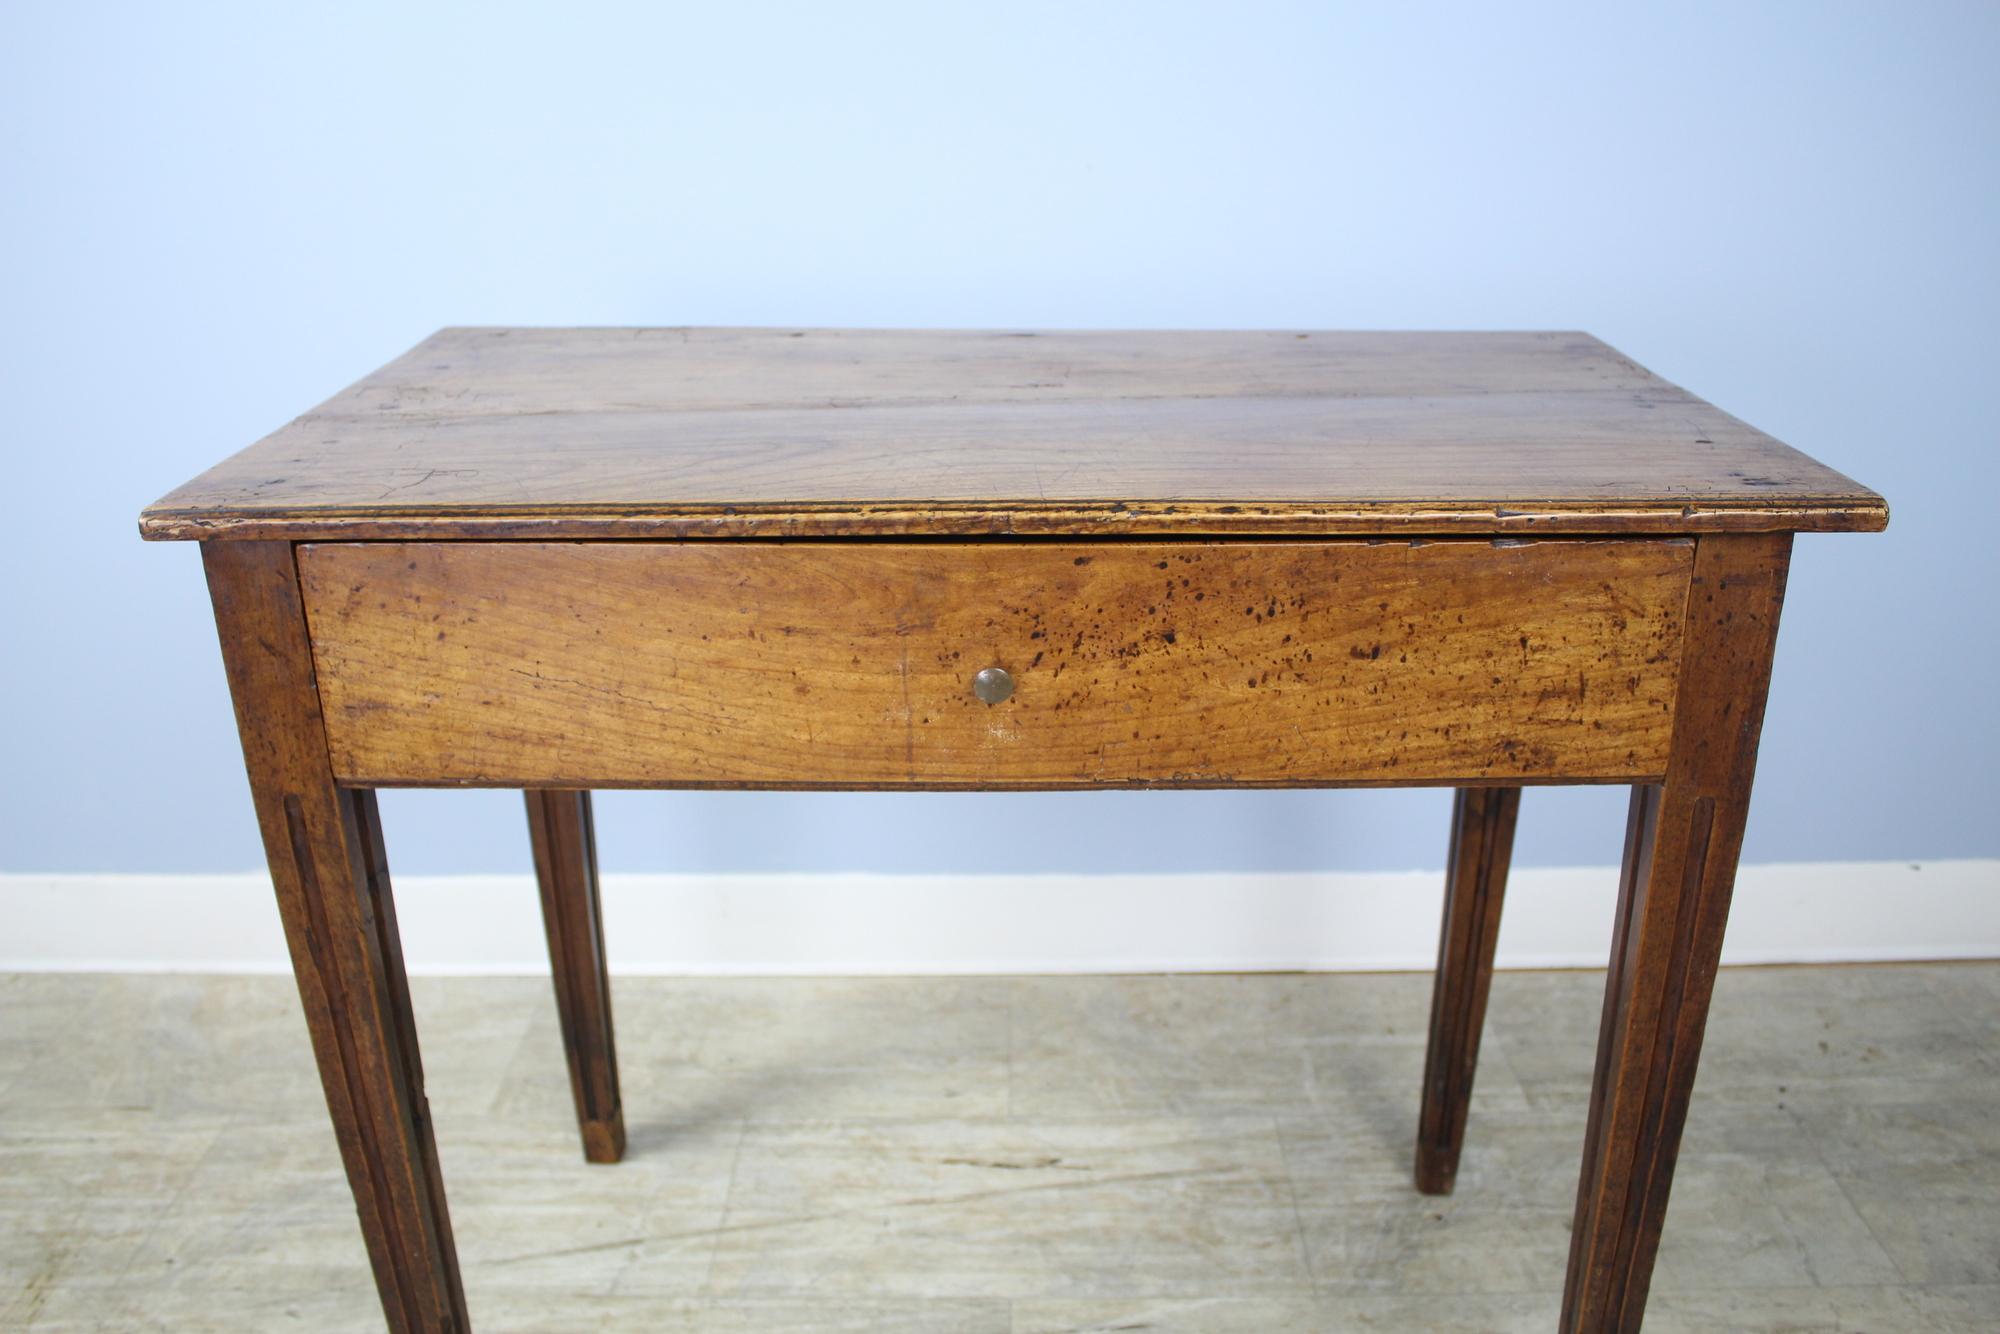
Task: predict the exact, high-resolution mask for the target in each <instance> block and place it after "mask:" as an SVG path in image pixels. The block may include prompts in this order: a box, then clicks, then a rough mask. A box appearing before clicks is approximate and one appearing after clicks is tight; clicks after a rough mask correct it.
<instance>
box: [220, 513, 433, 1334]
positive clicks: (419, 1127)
mask: <svg viewBox="0 0 2000 1334" xmlns="http://www.w3.org/2000/svg"><path fill="white" fill-rule="evenodd" d="M202 556H203V561H204V564H205V566H206V568H207V571H208V581H209V592H210V595H211V597H212V599H213V601H214V604H215V616H216V626H217V629H218V630H219V631H220V633H221V637H222V656H223V662H224V665H225V667H226V668H227V669H228V673H229V685H230V691H231V693H232V695H233V696H234V698H235V704H236V719H237V725H238V729H239V730H240V732H241V734H242V739H243V757H244V762H245V764H246V766H247V767H248V769H249V774H250V789H251V793H252V795H253V796H254V797H255V799H256V804H257V820H258V824H259V825H260V826H261V828H262V831H263V835H264V850H265V854H266V856H267V857H268V859H269V861H270V865H271V880H272V883H273V885H274V887H275V888H276V890H277V896H278V911H279V915H280V916H281V917H282V918H283V920H284V926H285V939H286V941H287V943H288V944H289V946H290V949H291V956H292V971H293V973H294V974H295V975H296V977H297V980H298V987H299V999H300V1000H301V1001H302V1002H303V1004H304V1006H305V1013H306V1025H307V1027H308V1028H309V1029H310V1030H311V1033H312V1043H313V1054H314V1056H315V1057H316V1058H317V1059H318V1062H319V1073H320V1082H321V1084H322V1086H323V1087H324V1089H325V1092H326V1104H327V1110H328V1111H329V1112H330V1113H331V1114H332V1117H333V1126H334V1133H335V1135H336V1136H337V1138H338V1139H339V1141H340V1152H341V1157H342V1159H343V1160H344V1161H345V1163H346V1165H347V1180H348V1184H349V1186H351V1187H352V1189H353V1191H354V1204H355V1209H356V1212H357V1213H358V1214H359V1215H360V1220H361V1234H362V1237H363V1238H364V1240H365V1241H366V1242H367V1246H368V1258H369V1261H370V1262H371V1264H372V1265H373V1266H374V1270H375V1285H376V1288H377V1290H378V1291H379V1293H380V1295H381V1298H382V1309H383V1312H384V1314H385V1315H386V1316H387V1317H388V1321H389V1327H390V1328H391V1329H393V1330H397V1331H424V1332H425V1334H431V1332H434V1331H464V1330H467V1329H469V1328H470V1324H469V1322H468V1321H467V1319H466V1314H465V1293H464V1290H463V1288H462V1286H461V1284H460V1281H459V1274H458V1255H457V1251H456V1250H455V1248H454V1247H453V1245H452V1237H451V1220H450V1218H449V1216H448V1215H447V1214H446V1212H445V1201H444V1184H443V1179H442V1177H441V1176H440V1175H439V1172H438V1162H437V1146H436V1144H435V1142H434V1140H433V1138H432V1135H431V1121H430V1109H429V1106H428V1105H427V1104H426V1102H425V1100H424V1074H423V1067H422V1065H421V1064H420V1063H419V1061H418V1059H417V1033H416V1026H415V1024H414V1022H413V1021H412V1018H411V1014H410V993H409V984H408V982H407V981H406V979H405V977H404V973H403V955H402V945H401V943H400V941H399V939H398V937H397V933H396V910H395V903H394V900H393V899H392V897H391V895H390V889H389V871H388V866H387V862H386V859H385V858H384V856H383V850H382V827H381V822H380V820H379V819H378V817H377V815H376V811H375V794H374V793H372V792H366V791H353V790H349V789H344V788H340V787H337V786H336V785H335V784H334V781H333V776H332V769H331V766H330V763H329V761H328V758H327V751H326V736H325V730H324V727H323V725H322V722H321V718H320V707H319V696H318V693H317V691H316V689H315V686H314V682H313V667H312V654H311V650H310V647H309V644H308V641H307V635H306V624H305V617H304V613H303V611H302V609H301V605H300V600H299V593H298V580H297V572H296V568H295V566H294V563H293V556H292V548H291V545H290V544H289V543H284V542H249V541H213V542H205V543H203V544H202Z"/></svg>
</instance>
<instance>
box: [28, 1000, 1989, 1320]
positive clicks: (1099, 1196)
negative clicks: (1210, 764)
mask: <svg viewBox="0 0 2000 1334" xmlns="http://www.w3.org/2000/svg"><path fill="white" fill-rule="evenodd" d="M1601 988H1602V975H1601V974H1588V973H1516V974H1503V975H1502V976H1501V977H1500V978H1499V979H1498V980H1497V981H1496V983H1495V986H1494V995H1493V1001H1492V1010H1491V1016H1490V1019H1489V1022H1488V1029H1487V1035H1486V1046H1485V1052H1484V1057H1483V1060H1482V1062H1481V1069H1480V1074H1479V1081H1478V1090H1477V1094H1476V1096H1475V1099H1474V1104H1473V1110H1472V1118H1471V1129H1470V1134H1469V1139H1468V1147H1467V1151H1466V1157H1465V1162H1464V1165H1463V1167H1462V1169H1461V1171H1460V1174H1459V1180H1458V1190H1457V1193H1456V1194H1455V1195H1454V1196H1452V1197H1451V1198H1449V1199H1442V1200H1440V1199H1429V1198H1425V1197H1422V1196H1419V1195H1417V1194H1416V1193H1415V1192H1414V1191H1413V1190H1412V1189H1411V1188H1410V1185H1409V1171H1410V1155H1411V1140H1412V1137H1413V1136H1414V1133H1415V1122H1416V1091H1417V1084H1418V1081H1419V1078H1420V1075H1421V1071H1422V1066H1423V1042H1424V1030H1425V1019H1426V1010H1427V1006H1428V1001H1429V989H1430V980H1429V978H1428V977H1424V976H1414V975H1378V976H1352V975H1348V976H1329V975H1321V976H1297V975H1263V976H1193V977H1042V978H958V979H951V978H938V979H921V978H907V979H905V978H898V979H841V980H813V979H729V980H693V979H651V978H645V979H640V978H635V979H621V980H619V981H617V982H616V983H615V985H614V1003H615V1006H616V1010H617V1016H616V1017H617V1022H618V1030H619V1037H620V1046H621V1051H620V1057H621V1064H622V1072H623V1076H624V1085H625V1107H626V1119H627V1124H628V1126H629V1129H630V1134H631V1150H630V1153H629V1155H628V1157H627V1160H626V1161H625V1162H624V1163H622V1164H620V1165H618V1166H615V1167H591V1166H587V1165H586V1164H584V1163H583V1162H582V1161H581V1158H580V1155H579V1152H578V1148H577V1144H576V1140H575V1136H574V1130H573V1125H572V1123H571V1120H570V1116H571V1113H570V1104H569V1092H568V1083H567V1079H566V1076H565V1073H564V1068H563V1060H562V1054H561V1049H560V1047H559V1045H558V1040H557V1036H556V1030H555V1009H554V1004H553V1001H552V1000H551V998H550V996H549V989H548V985H547V983H546V982H545V981H540V980H536V979H460V980H419V981H418V982H417V983H416V985H415V987H414V990H415V994H416V1003H417V1012H418V1023H419V1026H420V1029H421V1031H422V1035H423V1041H424V1063H425V1068H426V1072H427V1077H428V1084H429V1088H430V1095H431V1103H432V1107H433V1109H434V1112H435V1115H436V1124H437V1136H438V1144H439V1148H440V1152H441V1155H442V1158H443V1164H444V1173H445V1178H446V1181H447V1183H448V1185H449V1188H450V1193H451V1206H452V1218H453V1224H454V1226H455V1228H456V1230H457V1235H458V1248H459V1254H460V1256H461V1259H462V1262H463V1266H464V1273H465V1284H466V1289H467V1295H468V1298H469V1301H470V1304H471V1309H472V1314H473V1318H474V1321H475V1323H476V1324H477V1325H478V1326H479V1328H481V1329H484V1330H565V1331H566V1330H610V1329H619V1330H624V1329H632V1330H651V1329H677V1330H700V1331H722V1330H727V1331H749V1330H871V1331H872V1330H890V1331H902V1330H909V1331H918V1330H921V1331H953V1330H965V1331H994V1332H995V1334H999V1332H1001V1331H1011V1332H1012V1334H1028V1332H1029V1331H1035V1332H1037V1334H1039V1332H1040V1331H1054V1330H1100V1329H1121V1330H1132V1329H1147V1330H1197V1331H1253V1330H1254V1331H1286V1330H1343V1329H1381V1330H1401V1329H1408V1330H1443V1331H1482V1332H1483V1331H1507V1330H1517V1329H1518V1330H1535V1331H1541V1330H1547V1329H1551V1328H1553V1326H1554V1321H1555V1310H1556V1299H1557V1295H1558V1293H1559V1291H1560V1289H1561V1286H1562V1278H1563V1262H1564V1256H1565V1254H1566V1249H1567V1245H1568V1230H1569V1216H1570V1208H1571V1204H1572V1201H1573V1197H1574V1193H1575V1189H1576V1184H1575V1183H1576V1173H1577V1157H1578V1150H1579V1147H1580V1144H1581V1141H1582V1135H1583V1116H1584V1100H1585V1094H1586V1091H1587V1089H1588V1087H1589V1080H1590V1067H1591V1060H1592V1055H1593V1050H1594V1047H1593V1042H1594V1033H1595V1028H1596V1021H1597V1012H1598V1002H1599V996H1600V992H1601ZM0 1160H3V1164H4V1165H0V1327H5V1328H8V1329H15V1328H26V1329H32V1330H107V1329H108V1330H141V1329H171V1330H177V1331H182V1330H232V1331H234V1330H258V1331H266V1330H274V1329H288V1328H296V1329H302V1330H314V1331H320V1330H349V1329H353V1330H368V1329H379V1328H380V1327H381V1326H380V1316H379V1314H378V1310H377V1307H376V1305H375V1298H374V1293H373V1290H372V1288H371V1286H370V1282H369V1278H368V1272H367V1266H366V1261H365V1259H364V1256H363V1252H362V1247H361V1240H360V1234H359V1232H358V1230H357V1227H356V1224H355V1220H354V1214H353V1209H352V1205H351V1203H350V1201H349V1199H348V1195H347V1188H346V1184H345V1181H344V1179H343V1177H342V1175H341V1170H340V1162H339V1158H338V1155H337V1152H336V1150H335V1147H334V1142H333V1136H332V1133H331V1131H330V1129H329V1127H328V1124H327V1121H326V1115H325V1109H324V1104H323V1103H322V1102H321V1100H320V1094H319V1087H318V1083H317V1079H316V1077H315V1074H314V1071H313V1066H312V1061H311V1059H310V1056H309V1054H308V1052H307V1047H306V1038H305V1029H304V1023H303V1021H302V1019H301V1018H300V1016H299V1012H298V1003H297V1000H296V998H295V996H294V994H293V991H292V988H291V983H290V981H289V979H283V978H221V977H169V976H76V975H67V976H40V975H11V976H5V977H0ZM1647 1328H1648V1329H1649V1330H1655V1331H1658V1330H1669V1331H1671V1330H1703V1331H1708V1330H1869V1331H1906V1330H1982V1331H1987V1330H1995V1329H2000V965H1995V966H1987V965H1968V964H1960V965H1932V966H1897V967H1849V968H1790V969H1735V970H1729V971H1726V972H1725V973H1724V974H1723V977H1722V980H1721V982H1720V984H1719V987H1718V992H1717V999H1716V1006H1715V1011H1714V1014H1713V1017H1712V1019H1711V1022H1710V1025H1709V1036H1708V1044H1707V1052H1706V1056H1705V1058H1704V1061H1703V1069H1702V1075H1701V1079H1700V1083H1699V1086H1698V1088H1697V1091H1696V1097H1695V1102H1694V1110H1693V1114H1692V1117H1691V1121H1690V1125H1689V1129H1688V1133H1687V1137H1686V1140H1685V1143H1684V1146H1683V1150H1682V1154H1681V1163H1680V1173H1679V1178H1678V1181H1677V1184H1676V1186H1675V1190H1674V1196H1673V1204H1672V1208H1671V1209H1670V1211H1669V1215H1668V1220H1667V1234H1666V1240H1665V1243H1664V1245H1663V1247H1662V1250H1661V1255H1660V1261H1659V1268H1658V1271H1657V1274H1656V1277H1655V1281H1654V1284H1653V1299H1652V1304H1651V1308H1650V1317H1649V1320H1648V1324H1647Z"/></svg>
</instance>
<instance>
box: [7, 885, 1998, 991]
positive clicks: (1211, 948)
mask: <svg viewBox="0 0 2000 1334" xmlns="http://www.w3.org/2000/svg"><path fill="white" fill-rule="evenodd" d="M1617 881H1618V877H1617V872H1616V871H1615V870H1613V869H1612V868H1610V867H1561V868H1556V867H1543V868H1535V867H1520V868H1516V869H1515V871H1514V873H1513V876H1512V878H1511V880H1510V883H1509V885H1508V891H1507V903H1506V912H1505V916H1504V918H1503V924H1502V928H1501V932H1500V958H1499V962H1500V966H1501V967H1503V968H1575V967H1591V968H1594V967H1602V966H1603V964H1604V961H1605V958H1606V957H1607V955H1608V953H1609V942H1610V937H1611V912H1612V906H1613V901H1614V899H1615V896H1616V893H1617ZM1442 884H1443V873H1442V872H1441V871H1399V872H1381V873H1372V872H1364V873H1287V874H1229V875H1169V876H1143V875H1039V876H1016V875H962V876H899V875H854V874H842V875H735V876H683V875H611V876H607V877H605V884H604V897H605V903H604V915H605V922H606V935H607V937H608V940H607V944H608V946H609V949H610V953H611V961H612V967H613V969H614V970H615V971H617V972H620V973H626V974H647V973H653V974H672V973H683V974H870V973H874V974H881V973H1107V972H1108V973H1129V972H1257V971H1273V970H1312V971H1355V972H1366V971H1385V970H1399V969H1412V968H1429V967H1431V966H1432V964H1433V963H1434V962H1435V959H1436V950H1437V931H1438V913H1439V906H1440V901H1441V900H1440V890H1441V887H1442ZM395 891H396V911H397V915H398V917H399V918H400V919H401V923H402V929H403V940H404V952H405V956H406V958H407V960H408V964H409V968H410V971H411V972H413V973H427V974H466V973H489V974H490V973H502V974H505V973H546V972H547V971H548V963H547V957H546V955H545V953H544V949H543V944H542V936H541V926H540V918H539V916H538V907H537V900H536V895H535V889H534V883H533V881H532V880H531V879H530V878H529V877H528V876H526V875H502V876H401V877H398V878H397V880H396V884H395ZM1996 957H2000V859H1985V860H1968V861H1937V862H1922V863H1912V862H1825V863H1809V864H1793V865H1765V866H1746V867H1744V868H1743V869H1742V871H1741V873H1740V874H1739V876H1738V877H1737V887H1736V899H1735V906H1734V908H1733V910H1732V913H1731V918H1730V924H1729V936H1728V943H1727V945H1726V946H1725V947H1724V949H1723V962H1724V963H1819V962H1834V961H1863V960H1891V959H1965V958H1982V959H1984V958H1996ZM289 966H290V965H289V962H288V959H287V956H286V954H285V948H284V941H283V938H282V936H281V934H280V932H279V929H278V918H277V910H276V908H275V906H274V905H273V904H272V902H271V892H270V883H269V881H268V880H267V879H266V878H265V877H264V875H263V874H262V873H261V872H260V873H249V874H241V875H196V876H189V875H18V874H16V875H0V970H14V971H115V972H155V971H158V972H247V973H261V972H272V973H281V972H285V971H287V970H288V968H289Z"/></svg>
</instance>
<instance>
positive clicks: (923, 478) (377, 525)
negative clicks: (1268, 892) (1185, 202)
mask: <svg viewBox="0 0 2000 1334" xmlns="http://www.w3.org/2000/svg"><path fill="white" fill-rule="evenodd" d="M1887 522H1888V507H1887V505H1886V504H1885V503H1884V502H1883V500H1882V498H1881V497H1880V496H1878V495H1876V494H1875V493H1874V492H1872V491H1869V490H1868V489H1866V488H1865V487H1862V486H1860V485H1859V484H1857V483H1855V482H1854V481H1852V480H1850V479H1849V478H1847V477H1844V476H1842V475H1841V474H1840V473H1837V472H1835V471H1833V470H1832V469H1830V468H1827V467H1825V466H1823V465H1821V464H1819V463H1817V462H1815V461H1814V460H1812V459H1810V458H1808V457H1807V456H1805V455H1804V454H1801V453H1800V452H1798V451H1797V450H1795V449H1792V448H1791V447H1789V446H1787V445H1784V444H1781V443H1780V442H1778V441H1777V440H1774V439H1772V438H1771V437H1770V436H1768V435H1765V434H1764V433H1763V432H1761V431H1758V430H1757V429H1755V428H1754V427H1751V426H1748V425H1746V424H1745V423H1743V422H1741V421H1738V420H1737V419H1736V418H1734V417H1732V416H1730V415H1729V414H1728V413H1726V412H1723V411H1721V410H1720V409H1718V408H1715V407H1713V406H1711V405H1710V404H1708V403H1706V402H1704V401H1703V400H1701V399H1699V398H1697V397H1695V396H1694V395H1693V394H1690V393H1688V392H1687V391H1686V390H1684V389H1681V388H1679V387H1677V386H1675V385H1672V384H1669V383H1667V382H1666V381H1665V380H1662V379H1660V378H1659V377H1658V376H1656V375H1654V374H1652V373H1651V372H1650V371H1647V370H1645V369H1644V368H1643V367H1641V366H1639V365H1637V364H1635V363H1634V362H1632V361H1631V360H1629V359H1627V358H1626V357H1624V356H1622V355H1621V354H1619V353H1618V352H1617V351H1615V350H1614V349H1612V348H1610V347H1608V346H1606V345H1605V344H1604V343H1602V342H1600V341H1598V340H1597V339H1595V338H1593V337H1591V336H1590V335H1588V334H1583V333H1557V332H1523V333H1322V332H1292V331H1285V332H1262V333H1240V332H1233V333H1221V332H1201V333H1196V332H1185V333H1166V332H1149V333H1127V332H1062V333H1055V332H1051V333H1025V332H1023V333H1005V332H985V333H973V332H948V331H938V330H926V331H895V330H821V329H804V330H787V329H526V328H521V329H497V328H495V329H444V330H440V331H439V332H438V333H436V334H433V335H432V336H431V337H429V338H427V339H425V340H424V341H423V342H422V343H420V344H418V345H417V346H416V347H415V348H413V349H411V350H410V351H409V352H407V353H405V354H404V355H402V356H401V357H399V358H397V359H396V360H395V361H393V362H391V363H389V365H387V366H385V367H383V368H382V369H381V370H379V371H376V372H375V373H374V374H372V375H369V376H368V377H366V378H365V379H363V380H361V381H360V382H358V383H357V384H355V385H353V386H351V387H350V388H348V389H345V390H343V391H341V392H340V393H338V394H336V395H334V396H333V397H332V398H331V399H328V400H327V401H326V402H325V403H323V404H321V405H320V406H319V407H317V408H315V409H313V410H312V411H311V412H309V413H307V414H306V415H305V416H303V417H300V418H298V419H297V420H296V421H293V422H292V423H290V424H289V425H287V426H284V427H282V428H281V429H279V430H278V431H276V432H274V433H272V434H271V435H269V436H266V437H265V438H264V439H263V440H260V441H258V442H257V443H256V444H254V445H252V446H250V447H249V448H248V449H246V450H243V451H242V452H241V453H238V454H236V455H235V456H233V457H231V458H229V459H227V460H225V461H224V462H222V463H220V464H218V465H216V466H215V467H214V468H211V469H210V470H209V471H207V472H205V473H203V474H202V475H201V476H199V477H197V478H195V479H194V480H193V481H191V482H189V483H187V484H186V485H185V486H182V487H180V488H179V489H177V490H175V491H173V492H172V493H170V494H169V495H167V496H165V497H163V498H162V499H161V500H159V501H158V502H156V503H155V504H153V505H152V506H150V507H148V508H147V509H146V511H145V512H144V513H143V514H142V515H141V517H140V531H141V532H142V533H143V534H144V535H145V536H146V537H148V538H162V539H163V538H226V537H246V538H254V537H262V538H288V539H301V540H302V539H311V538H328V539H333V538H391V537H395V538H413V537H422V538H441V539H451V538H479V537H491V538H517V537H540V538H556V539H565V538H592V537H604V538H623V537H645V536H655V537H804V536H886V535H895V536H915V535H940V534H949V535H992V534H1027V535H1032V534H1069V535H1123V534H1185V535H1190V536H1193V535H1224V536H1234V535H1244V536H1285V535H1309V534H1328V533H1363V534H1401V535H1418V534H1425V533H1438V534H1444V533H1493V534H1521V533H1540V532H1587V533H1624V532H1653V533H1659V532H1672V533H1696V532H1713V531H1725V530H1726V531H1779V530H1791V531H1857V530H1874V529H1879V528H1882V527H1883V526H1884V525H1885V524H1886V523H1887Z"/></svg>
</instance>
